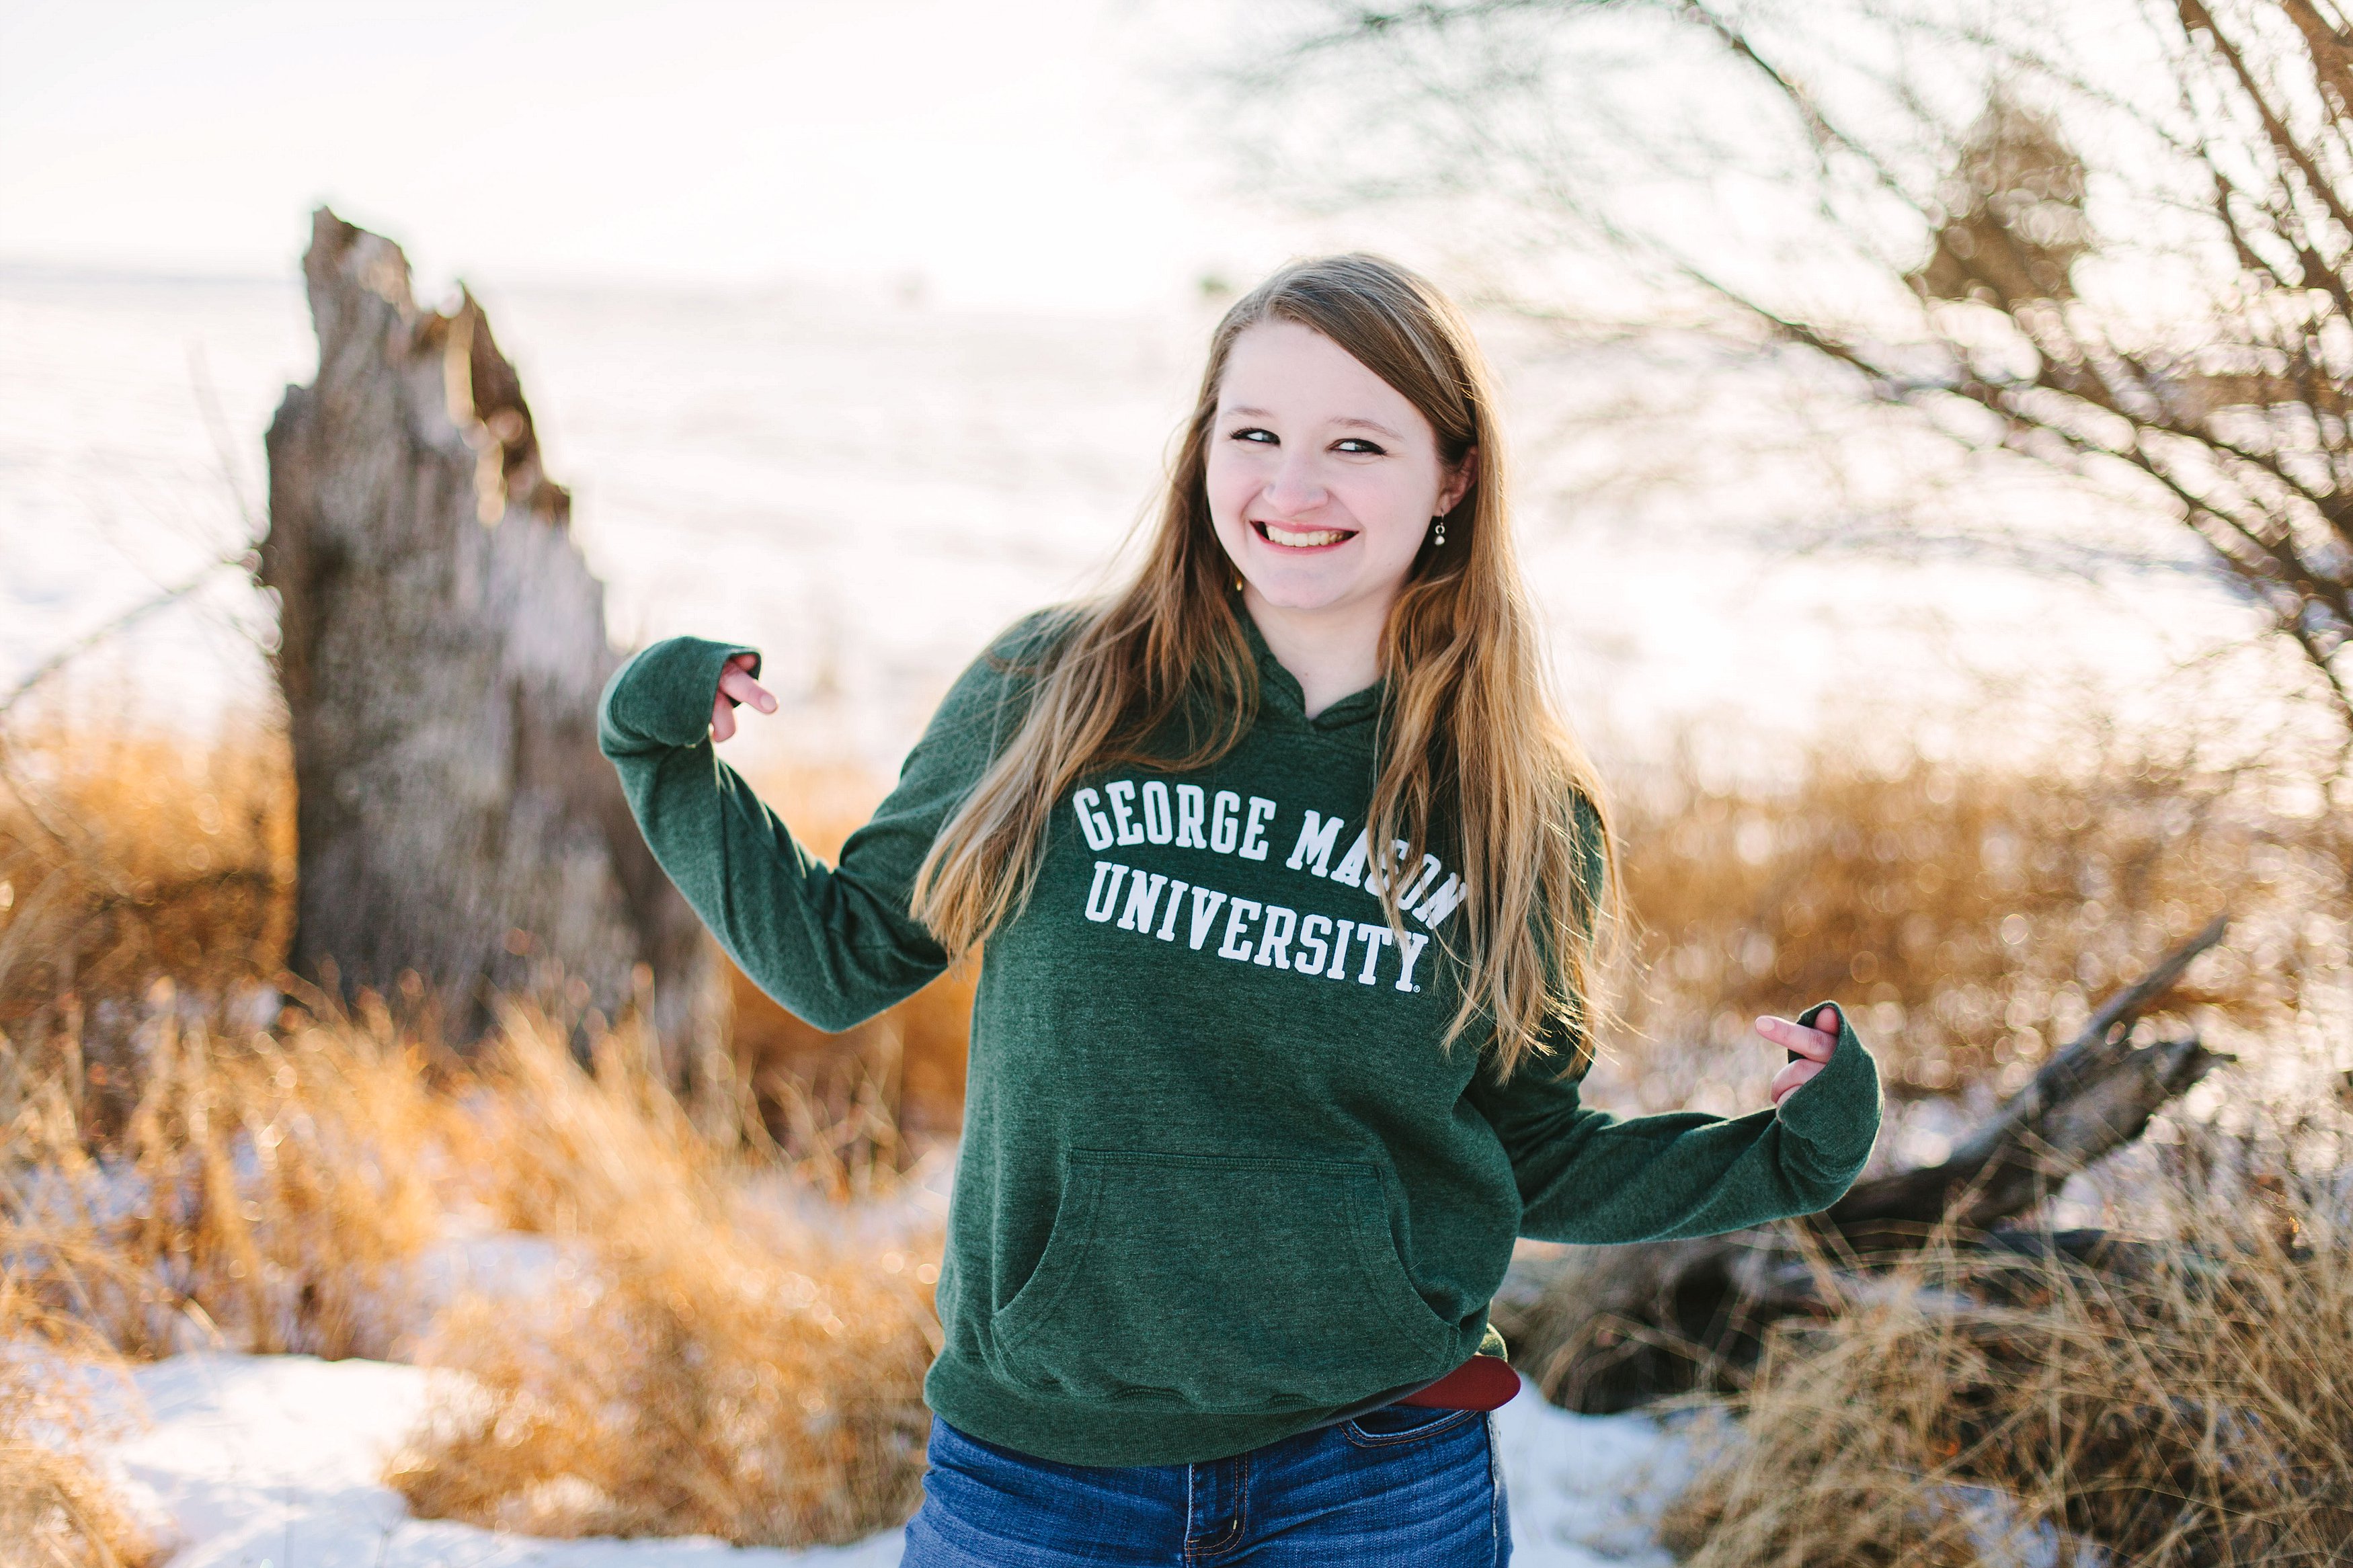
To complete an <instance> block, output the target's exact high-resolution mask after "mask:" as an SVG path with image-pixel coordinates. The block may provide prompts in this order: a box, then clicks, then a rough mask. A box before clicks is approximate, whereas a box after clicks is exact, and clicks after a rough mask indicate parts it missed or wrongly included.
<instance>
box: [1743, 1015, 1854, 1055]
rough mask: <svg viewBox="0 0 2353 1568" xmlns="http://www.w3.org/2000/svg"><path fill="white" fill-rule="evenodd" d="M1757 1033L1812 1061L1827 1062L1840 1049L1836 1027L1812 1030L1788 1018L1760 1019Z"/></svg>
mask: <svg viewBox="0 0 2353 1568" xmlns="http://www.w3.org/2000/svg"><path fill="white" fill-rule="evenodd" d="M1823 1016H1824V1017H1828V1016H1829V1015H1828V1014H1827V1013H1825V1014H1824V1015H1823ZM1757 1033H1758V1034H1759V1035H1762V1036H1764V1037H1765V1038H1766V1039H1767V1040H1769V1041H1771V1042H1772V1043H1773V1044H1774V1045H1777V1046H1779V1047H1781V1048H1782V1049H1784V1050H1789V1051H1795V1052H1797V1053H1798V1054H1799V1056H1801V1057H1804V1058H1808V1059H1809V1060H1811V1061H1816V1062H1826V1061H1828V1060H1830V1059H1831V1052H1832V1051H1834V1050H1836V1049H1837V1048H1838V1039H1839V1037H1838V1032H1837V1030H1836V1029H1835V1028H1834V1027H1833V1028H1832V1029H1831V1030H1828V1031H1824V1030H1821V1029H1810V1028H1808V1027H1806V1026H1804V1025H1803V1024H1793V1023H1791V1022H1790V1021H1789V1020H1788V1019H1787V1018H1759V1019H1757Z"/></svg>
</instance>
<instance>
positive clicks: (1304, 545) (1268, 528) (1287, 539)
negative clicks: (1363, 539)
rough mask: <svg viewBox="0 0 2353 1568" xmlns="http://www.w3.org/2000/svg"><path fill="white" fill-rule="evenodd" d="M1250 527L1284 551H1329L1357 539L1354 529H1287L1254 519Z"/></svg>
mask: <svg viewBox="0 0 2353 1568" xmlns="http://www.w3.org/2000/svg"><path fill="white" fill-rule="evenodd" d="M1250 526H1251V527H1252V528H1254V529H1256V530H1257V531H1258V536H1259V537H1260V538H1261V539H1263V540H1265V541H1266V542H1268V543H1269V544H1272V545H1276V546H1279V547H1280V548H1282V549H1284V550H1329V549H1330V548H1331V547H1332V546H1334V545H1335V544H1341V543H1345V542H1347V541H1349V540H1351V539H1354V538H1356V530H1355V529H1352V528H1286V527H1284V526H1283V525H1282V523H1279V522H1266V521H1261V520H1259V519H1255V518H1253V519H1252V520H1251V521H1250Z"/></svg>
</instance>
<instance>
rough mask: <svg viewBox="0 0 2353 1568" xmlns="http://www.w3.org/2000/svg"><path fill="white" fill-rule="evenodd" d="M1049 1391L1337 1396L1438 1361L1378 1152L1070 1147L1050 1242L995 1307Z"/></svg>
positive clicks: (1192, 1405)
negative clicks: (1362, 1158)
mask: <svg viewBox="0 0 2353 1568" xmlns="http://www.w3.org/2000/svg"><path fill="white" fill-rule="evenodd" d="M994 1328H995V1336H994V1337H995V1339H996V1342H997V1352H998V1360H999V1363H1000V1370H1001V1371H1002V1372H1003V1373H1004V1374H1005V1375H1006V1376H1008V1377H1009V1378H1011V1379H1012V1380H1013V1381H1014V1382H1016V1383H1018V1384H1021V1385H1023V1386H1025V1387H1028V1388H1031V1389H1035V1390H1037V1391H1039V1392H1041V1393H1053V1394H1066V1395H1074V1396H1077V1397H1081V1398H1085V1399H1092V1400H1124V1401H1133V1402H1136V1403H1141V1404H1146V1405H1157V1406H1166V1407H1169V1408H1183V1409H1190V1410H1208V1411H1233V1412H1241V1411H1276V1410H1286V1409H1310V1408H1315V1407H1318V1406H1329V1405H1344V1404H1347V1403H1350V1402H1352V1401H1354V1400H1357V1399H1362V1398H1364V1397H1366V1395H1368V1394H1375V1393H1377V1392H1379V1391H1380V1390H1382V1389H1384V1388H1388V1387H1394V1386H1397V1385H1399V1384H1405V1383H1409V1382H1411V1381H1413V1380H1415V1379H1416V1378H1417V1377H1422V1376H1430V1375H1435V1373H1438V1372H1441V1371H1443V1370H1445V1369H1444V1367H1443V1365H1442V1364H1440V1363H1442V1361H1443V1358H1444V1356H1445V1355H1446V1353H1447V1351H1448V1348H1449V1345H1450V1343H1451V1335H1450V1331H1449V1329H1448V1326H1447V1325H1446V1324H1445V1323H1444V1322H1442V1321H1440V1319H1439V1317H1438V1315H1437V1314H1436V1313H1434V1312H1432V1311H1431V1310H1430V1308H1429V1306H1428V1305H1427V1304H1426V1303H1425V1302H1424V1301H1423V1300H1422V1299H1421V1297H1420V1295H1419V1293H1418V1292H1417V1291H1415V1289H1414V1288H1413V1284H1412V1282H1411V1281H1410V1280H1409V1279H1408V1278H1407V1277H1406V1272H1405V1266H1404V1264H1403V1262H1402V1261H1401V1260H1400V1259H1399V1258H1398V1251H1397V1247H1396V1244H1395V1243H1394V1242H1393V1241H1392V1240H1391V1239H1390V1235H1389V1225H1388V1203H1387V1201H1386V1199H1385V1197H1384V1196H1383V1194H1382V1190H1381V1182H1380V1176H1379V1174H1378V1173H1377V1171H1376V1169H1375V1168H1374V1167H1373V1166H1372V1165H1370V1164H1359V1163H1337V1162H1324V1161H1314V1160H1279V1159H1255V1158H1225V1157H1219V1156H1213V1155H1195V1154H1140V1153H1115V1152H1105V1151H1097V1150H1078V1151H1073V1152H1071V1155H1070V1163H1069V1167H1068V1171H1067V1173H1066V1174H1065V1176H1064V1178H1063V1184H1062V1194H1061V1203H1060V1206H1059V1208H1058V1209H1057V1210H1056V1213H1055V1216H1054V1228H1053V1232H1052V1234H1051V1235H1050V1237H1048V1239H1047V1243H1046V1250H1045V1253H1044V1255H1043V1256H1041V1257H1040V1258H1039V1260H1038V1267H1037V1269H1036V1271H1035V1272H1034V1273H1032V1274H1031V1275H1030V1277H1029V1282H1028V1283H1027V1284H1025V1285H1023V1286H1022V1287H1021V1289H1019V1290H1018V1292H1016V1293H1015V1295H1014V1297H1013V1299H1012V1300H1010V1301H1008V1302H1007V1303H1006V1305H1005V1307H1004V1309H1003V1310H1000V1311H999V1312H998V1313H997V1318H996V1322H995V1324H994Z"/></svg>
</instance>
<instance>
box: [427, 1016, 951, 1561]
mask: <svg viewBox="0 0 2353 1568" xmlns="http://www.w3.org/2000/svg"><path fill="white" fill-rule="evenodd" d="M561 1039H562V1033H561V1031H559V1030H556V1029H553V1028H550V1027H549V1026H547V1025H546V1023H545V1021H544V1020H543V1019H540V1018H537V1017H535V1016H533V1015H532V1014H531V1013H530V1012H529V1011H528V1010H526V1009H511V1010H510V1012H509V1014H508V1016H507V1018H506V1020H505V1027H504V1030H503V1033H502V1036H501V1040H500V1043H499V1046H498V1047H497V1049H496V1051H495V1052H494V1053H493V1054H492V1055H491V1058H490V1059H489V1061H488V1062H487V1064H486V1065H485V1067H484V1068H483V1079H482V1084H483V1088H484V1090H485V1091H486V1092H485V1093H484V1094H483V1096H482V1097H481V1100H482V1108H481V1113H480V1134H481V1140H482V1142H481V1143H480V1149H479V1154H478V1160H479V1163H478V1164H477V1167H476V1169H477V1170H478V1172H480V1173H482V1174H483V1175H485V1176H486V1177H487V1178H488V1179H489V1184H488V1187H487V1190H486V1192H485V1196H486V1197H487V1198H488V1199H489V1201H490V1202H491V1203H492V1205H494V1206H495V1208H496V1210H497V1212H498V1213H499V1214H501V1216H502V1217H503V1219H504V1220H505V1222H506V1223H507V1224H508V1225H509V1226H512V1228H515V1229H519V1230H521V1229H527V1230H534V1231H538V1232H541V1233H543V1234H545V1235H548V1236H551V1237H557V1238H559V1239H561V1240H564V1241H565V1242H568V1243H572V1244H575V1245H576V1246H577V1247H578V1248H579V1249H580V1251H581V1253H582V1255H583V1259H584V1264H585V1267H583V1268H580V1269H579V1270H578V1271H577V1272H576V1273H575V1274H573V1275H571V1276H569V1277H567V1278H565V1279H563V1280H562V1281H561V1282H560V1283H559V1284H558V1285H557V1286H556V1288H555V1289H553V1290H552V1291H541V1292H538V1293H536V1294H535V1295H534V1297H533V1300H531V1301H530V1302H529V1303H528V1304H519V1303H517V1302H514V1301H511V1300H473V1301H470V1302H467V1303H461V1304H460V1306H459V1308H458V1309H457V1310H455V1311H453V1312H452V1313H451V1314H449V1315H448V1318H446V1319H445V1321H444V1322H443V1324H442V1327H441V1330H440V1331H439V1332H438V1334H437V1335H436V1337H435V1340H434V1342H433V1343H432V1344H431V1345H430V1346H428V1347H427V1352H426V1356H425V1359H426V1360H427V1361H429V1362H431V1363H434V1364H438V1365H441V1366H444V1367H447V1368H449V1369H451V1370H453V1371H457V1372H459V1373H464V1374H465V1375H466V1379H467V1381H466V1383H465V1384H463V1385H461V1386H460V1387H459V1388H458V1389H457V1390H456V1391H454V1392H453V1393H452V1394H450V1395H449V1396H448V1397H447V1398H445V1399H444V1400H443V1401H442V1403H441V1405H440V1406H439V1408H438V1409H437V1410H436V1412H435V1413H434V1415H433V1416H432V1417H431V1419H430V1420H429V1421H428V1422H427V1426H426V1429H425V1430H424V1431H423V1432H421V1433H420V1434H419V1435H418V1436H417V1440H416V1441H415V1442H414V1443H413V1444H412V1446H411V1447H410V1448H409V1450H408V1451H407V1452H406V1453H405V1454H404V1455H402V1456H401V1457H400V1458H398V1459H396V1461H395V1464H394V1467H393V1469H392V1472H391V1475H390V1478H389V1479H391V1481H392V1482H393V1484H394V1485H395V1486H396V1487H397V1488H399V1489H400V1490H401V1491H402V1492H403V1494H404V1495H406V1497H407V1498H408V1500H409V1502H410V1505H411V1507H412V1508H414V1509H415V1510H416V1511H417V1513H419V1514H420V1515H423V1516H426V1517H428V1518H455V1519H463V1520H468V1521H473V1522H476V1523H480V1524H486V1525H493V1526H500V1527H504V1528H510V1529H520V1530H527V1531H532V1532H533V1533H535V1534H543V1535H652V1534H659V1535H677V1534H688V1533H702V1534H711V1535H716V1536H719V1537H721V1538H722V1539H723V1540H727V1541H731V1542H736V1543H738V1544H743V1545H804V1544H807V1543H809V1542H844V1541H849V1540H854V1539H856V1538H857V1537H859V1536H860V1535H864V1534H867V1533H869V1532H871V1531H874V1530H877V1529H881V1528H883V1527H885V1526H888V1525H891V1524H894V1523H896V1522H898V1521H900V1520H902V1519H903V1518H904V1517H905V1516H906V1514H907V1512H908V1510H910V1509H912V1507H913V1503H914V1500H915V1497H916V1491H917V1488H918V1486H919V1481H920V1477H921V1474H922V1462H923V1438H924V1434H925V1433H926V1431H927V1430H928V1427H929V1421H930V1417H929V1415H928V1414H927V1413H926V1411H925V1410H924V1408H923V1372H924V1370H925V1368H926V1367H928V1366H929V1364H930V1363H931V1359H932V1357H933V1355H934V1353H935V1352H936V1351H937V1348H938V1337H939V1329H938V1321H937V1319H936V1316H935V1314H934V1309H933V1306H932V1299H931V1288H932V1284H933V1282H934V1280H936V1279H937V1278H938V1268H937V1258H938V1251H939V1238H938V1237H937V1235H936V1233H934V1232H932V1231H930V1230H928V1229H926V1230H924V1231H923V1232H922V1233H920V1234H918V1235H915V1236H913V1237H905V1238H902V1239H899V1240H894V1241H889V1242H885V1243H882V1244H881V1245H879V1246H876V1245H860V1244H854V1243H850V1242H848V1241H846V1240H844V1239H843V1238H841V1237H839V1236H838V1235H836V1234H831V1233H828V1232H827V1231H825V1230H822V1229H819V1228H818V1227H816V1226H812V1225H810V1224H809V1223H807V1221H806V1220H805V1219H804V1218H802V1217H799V1216H797V1215H795V1214H793V1213H791V1212H789V1211H788V1210H786V1209H784V1208H770V1207H764V1206H762V1205H760V1204H759V1203H758V1202H757V1201H755V1199H754V1196H753V1195H752V1193H751V1190H750V1189H749V1188H747V1186H746V1184H745V1183H744V1180H743V1174H744V1173H742V1172H741V1171H740V1170H736V1169H731V1168H730V1167H729V1166H728V1165H727V1164H726V1163H725V1162H724V1161H723V1160H722V1158H721V1157H720V1155H719V1154H718V1152H716V1151H715V1150H713V1149H712V1147H711V1146H710V1145H709V1144H708V1142H705V1141H704V1140H703V1138H702V1136H701V1135H700V1134H698V1133H697V1132H696V1131H695V1130H694V1128H693V1127H692V1125H691V1122H690V1121H689V1120H688V1118H687V1117H686V1116H685V1114H684V1113H683V1112H682V1110H681V1109H680V1108H679V1107H678V1106H677V1105H676V1104H675V1103H674V1102H673V1101H672V1100H670V1097H669V1095H668V1094H667V1092H666V1091H665V1090H663V1089H661V1088H660V1087H659V1085H657V1084H655V1083H652V1082H651V1081H649V1079H647V1078H646V1076H645V1075H644V1074H643V1073H642V1072H641V1071H638V1070H637V1069H636V1068H635V1065H634V1064H636V1063H638V1062H639V1061H642V1060H643V1059H644V1058H643V1054H642V1052H640V1051H638V1050H635V1049H632V1048H629V1047H627V1046H626V1045H625V1044H623V1043H622V1041H621V1040H620V1039H619V1037H616V1038H615V1040H614V1041H613V1042H612V1046H611V1048H608V1049H607V1050H604V1051H600V1052H599V1054H598V1060H597V1062H596V1071H595V1073H594V1074H593V1075H591V1074H589V1073H586V1072H584V1071H582V1070H581V1069H580V1068H579V1067H578V1066H576V1065H575V1063H574V1062H573V1060H572V1059H571V1058H570V1056H569V1055H568V1054H567V1053H566V1052H565V1050H564V1049H563V1047H562V1046H561V1044H560V1043H559V1042H560V1041H561ZM519 1307H520V1310H519Z"/></svg>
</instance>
